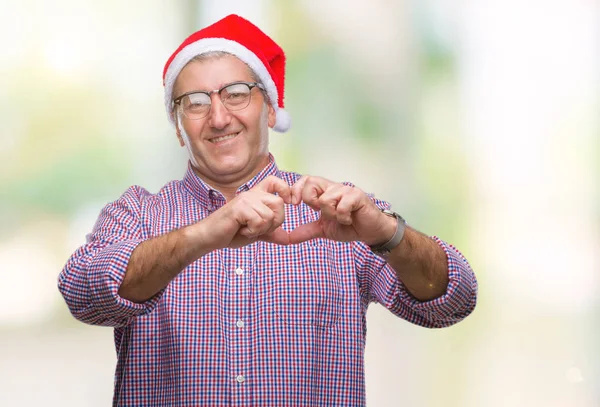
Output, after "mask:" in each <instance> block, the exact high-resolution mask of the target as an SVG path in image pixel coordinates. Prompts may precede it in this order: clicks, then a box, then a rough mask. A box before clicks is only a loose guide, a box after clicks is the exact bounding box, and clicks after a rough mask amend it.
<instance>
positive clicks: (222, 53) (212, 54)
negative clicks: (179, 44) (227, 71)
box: [188, 51, 263, 85]
mask: <svg viewBox="0 0 600 407" xmlns="http://www.w3.org/2000/svg"><path fill="white" fill-rule="evenodd" d="M227 56H233V57H236V56H235V55H233V54H231V53H229V52H225V51H208V52H205V53H204V54H200V55H196V56H195V57H194V58H192V59H191V60H190V62H192V61H196V62H202V61H206V60H208V59H212V58H214V59H219V58H223V57H227ZM236 58H237V57H236ZM190 62H188V64H189V63H190ZM245 64H246V63H245ZM246 67H247V68H248V72H249V73H250V76H251V77H252V80H253V81H254V82H258V83H260V84H261V85H262V84H263V83H262V82H261V80H260V79H259V78H258V75H257V74H256V72H254V71H253V70H252V68H250V67H249V66H248V64H246Z"/></svg>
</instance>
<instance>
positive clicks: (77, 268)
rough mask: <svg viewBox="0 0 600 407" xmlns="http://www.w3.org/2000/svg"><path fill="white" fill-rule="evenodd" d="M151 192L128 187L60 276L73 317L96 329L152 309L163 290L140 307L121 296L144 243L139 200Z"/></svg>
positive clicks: (122, 322) (103, 213)
mask: <svg viewBox="0 0 600 407" xmlns="http://www.w3.org/2000/svg"><path fill="white" fill-rule="evenodd" d="M144 194H148V193H147V192H146V191H145V190H143V189H142V188H140V187H131V188H129V189H128V190H127V191H126V192H125V193H124V194H123V195H122V196H121V197H120V198H119V199H118V200H117V201H114V202H112V203H110V204H108V205H106V206H105V207H104V209H102V211H101V213H100V216H99V217H98V220H97V222H96V225H95V226H94V229H93V231H92V233H90V234H89V235H88V236H87V243H86V244H85V245H83V246H81V247H80V248H79V249H78V250H77V251H75V253H73V255H72V256H71V257H70V258H69V260H68V261H67V263H66V265H65V267H64V268H63V270H62V271H61V273H60V275H59V277H58V289H59V291H60V292H61V294H62V295H63V297H64V299H65V301H66V303H67V306H68V307H69V310H70V311H71V313H72V314H73V316H74V317H75V318H77V319H78V320H80V321H82V322H85V323H87V324H92V325H103V326H113V327H121V326H126V325H128V324H130V323H131V322H132V321H133V320H134V319H135V318H136V317H137V316H140V315H144V314H147V313H149V312H151V311H152V309H153V308H154V307H155V306H156V304H157V303H158V301H159V300H160V296H161V294H162V291H161V292H159V293H158V294H157V295H155V296H154V297H153V298H151V299H150V300H148V301H146V302H145V303H142V304H138V303H134V302H132V301H129V300H126V299H125V298H122V297H120V296H119V295H118V294H117V292H118V290H119V287H120V286H121V283H122V282H123V278H124V276H125V271H126V270H127V265H128V263H129V259H130V257H131V254H132V253H133V251H134V250H135V248H136V247H137V246H138V245H139V244H140V243H141V242H142V241H143V239H142V235H141V228H140V206H141V205H140V202H141V199H142V196H143V195H144Z"/></svg>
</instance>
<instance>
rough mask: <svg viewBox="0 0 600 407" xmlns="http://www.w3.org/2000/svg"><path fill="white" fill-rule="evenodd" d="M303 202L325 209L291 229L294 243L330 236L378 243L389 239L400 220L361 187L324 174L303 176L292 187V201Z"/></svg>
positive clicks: (344, 239)
mask: <svg viewBox="0 0 600 407" xmlns="http://www.w3.org/2000/svg"><path fill="white" fill-rule="evenodd" d="M300 202H304V203H306V204H307V205H308V206H310V207H311V208H312V209H314V210H316V211H321V216H320V218H319V219H318V220H316V221H314V222H311V223H308V224H305V225H300V226H299V227H297V228H296V229H294V230H293V231H292V232H290V243H292V244H293V243H301V242H304V241H307V240H310V239H315V238H326V239H331V240H336V241H341V242H348V241H355V240H358V241H363V242H365V243H367V244H368V245H377V244H382V243H385V242H387V241H388V240H389V239H390V238H391V237H392V236H393V235H394V233H395V230H396V226H397V225H396V220H395V219H394V218H392V217H390V216H387V215H385V214H383V213H382V212H381V210H380V209H379V208H378V207H377V206H376V205H375V203H374V202H373V201H372V200H371V199H370V198H369V196H368V195H367V194H366V193H365V192H364V191H362V190H361V189H360V188H357V187H351V186H347V185H343V184H340V183H335V182H332V181H329V180H327V179H325V178H321V177H314V176H303V177H302V178H300V179H299V180H298V182H296V183H295V184H294V185H293V186H292V203H293V204H296V205H297V204H299V203H300Z"/></svg>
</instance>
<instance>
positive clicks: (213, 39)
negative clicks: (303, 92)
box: [163, 14, 291, 133]
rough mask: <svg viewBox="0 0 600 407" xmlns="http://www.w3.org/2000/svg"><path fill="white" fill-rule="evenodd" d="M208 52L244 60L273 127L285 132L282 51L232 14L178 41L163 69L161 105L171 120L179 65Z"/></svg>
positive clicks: (288, 122) (287, 121)
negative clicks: (270, 109) (259, 86)
mask: <svg viewBox="0 0 600 407" xmlns="http://www.w3.org/2000/svg"><path fill="white" fill-rule="evenodd" d="M211 51H223V52H227V53H229V54H232V55H235V56H236V57H237V58H239V59H240V60H241V61H243V62H245V63H246V64H247V65H248V66H249V67H250V69H252V71H253V72H254V73H256V75H257V76H258V79H259V80H260V82H261V83H262V84H263V85H264V86H265V89H266V93H267V96H268V97H269V100H270V102H271V105H272V106H273V109H275V113H276V119H275V126H274V127H273V130H275V131H278V132H280V133H285V132H286V131H288V130H289V128H290V126H291V117H290V115H289V113H288V112H286V111H285V110H284V104H283V95H284V82H285V54H284V52H283V50H282V49H281V47H280V46H279V45H277V43H275V41H273V40H272V39H271V38H270V37H269V36H268V35H266V34H265V33H264V32H262V31H261V30H260V28H258V27H257V26H255V25H254V24H252V23H251V22H250V21H248V20H246V19H244V18H242V17H240V16H238V15H235V14H232V15H229V16H227V17H225V18H223V19H222V20H219V21H217V22H216V23H214V24H212V25H209V26H208V27H205V28H203V29H201V30H199V31H197V32H195V33H194V34H192V35H190V36H189V37H188V38H186V39H185V41H183V43H181V45H180V46H179V48H177V50H176V51H175V52H174V53H173V55H171V57H170V58H169V60H168V61H167V63H166V64H165V68H164V71H163V84H164V87H165V107H166V109H167V115H168V117H169V120H170V121H171V123H174V121H173V117H172V114H171V111H172V106H173V105H172V103H173V85H174V84H175V80H176V79H177V76H178V75H179V73H180V72H181V70H182V69H183V67H184V66H185V65H186V64H187V63H188V62H190V61H191V60H192V59H193V58H194V57H196V56H198V55H201V54H205V53H207V52H211Z"/></svg>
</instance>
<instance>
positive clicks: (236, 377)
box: [227, 245, 254, 406]
mask: <svg viewBox="0 0 600 407" xmlns="http://www.w3.org/2000/svg"><path fill="white" fill-rule="evenodd" d="M253 246H254V245H249V246H244V247H242V248H240V249H237V250H231V254H232V258H231V262H230V264H231V265H232V267H230V271H229V273H228V277H229V290H228V291H229V301H227V303H228V304H229V307H228V308H229V309H228V310H227V311H228V312H227V319H228V326H229V335H228V337H229V349H230V360H229V365H230V380H231V383H232V386H231V405H232V406H249V405H251V395H250V388H251V387H252V382H251V381H252V372H251V366H250V363H249V359H250V358H249V355H250V351H251V350H250V349H249V346H250V340H249V338H248V333H249V331H250V329H251V324H252V320H251V315H252V314H251V312H250V307H251V305H250V298H249V294H250V286H251V283H252V273H251V270H252V265H251V259H252V253H253V252H254V248H253Z"/></svg>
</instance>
